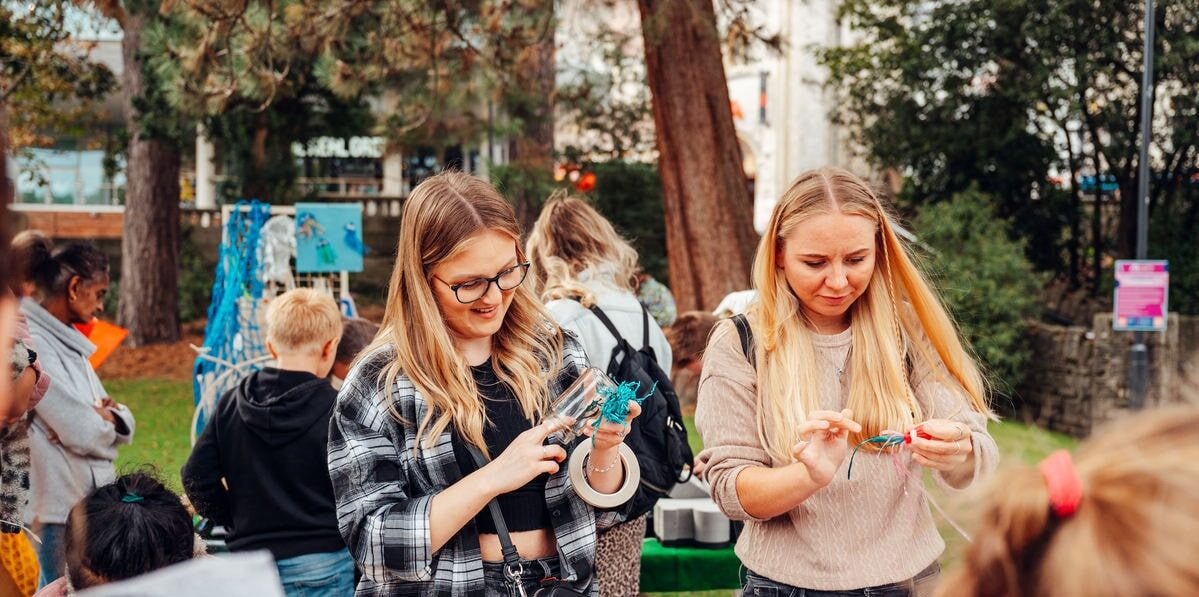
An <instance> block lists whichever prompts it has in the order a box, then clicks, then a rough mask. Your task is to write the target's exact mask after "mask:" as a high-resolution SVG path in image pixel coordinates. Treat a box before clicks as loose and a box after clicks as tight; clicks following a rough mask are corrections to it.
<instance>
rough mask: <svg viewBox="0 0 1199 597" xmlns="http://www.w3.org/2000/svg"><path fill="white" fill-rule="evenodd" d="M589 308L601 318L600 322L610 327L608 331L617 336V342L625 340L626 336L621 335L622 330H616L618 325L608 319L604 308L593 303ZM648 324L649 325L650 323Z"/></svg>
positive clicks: (647, 332)
mask: <svg viewBox="0 0 1199 597" xmlns="http://www.w3.org/2000/svg"><path fill="white" fill-rule="evenodd" d="M587 308H588V309H590V310H591V312H592V313H595V316H596V317H598V318H599V320H600V323H602V324H604V327H606V328H608V332H609V333H611V334H612V335H613V336H615V337H616V343H617V344H620V343H622V342H624V337H623V336H621V335H620V332H618V331H616V325H615V324H613V323H612V320H611V319H608V315H607V314H606V313H604V311H603V309H600V308H599V307H597V306H595V305H591V306H590V307H587ZM646 325H648V323H647V324H646ZM648 334H649V331H648V330H647V331H646V335H648Z"/></svg>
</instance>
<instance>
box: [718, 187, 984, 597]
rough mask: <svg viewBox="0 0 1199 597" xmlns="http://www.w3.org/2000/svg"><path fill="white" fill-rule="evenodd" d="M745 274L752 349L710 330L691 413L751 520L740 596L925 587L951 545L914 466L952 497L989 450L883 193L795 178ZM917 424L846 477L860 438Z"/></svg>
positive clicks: (726, 495)
mask: <svg viewBox="0 0 1199 597" xmlns="http://www.w3.org/2000/svg"><path fill="white" fill-rule="evenodd" d="M753 276H754V285H755V288H756V290H757V291H758V293H759V298H758V299H757V300H756V301H755V302H754V303H753V304H752V305H751V306H750V307H749V311H748V313H747V314H746V316H745V319H744V320H742V321H743V322H745V323H747V324H748V331H749V332H750V333H749V334H748V338H746V340H747V342H746V344H747V345H748V347H747V350H743V348H742V338H741V334H739V331H738V330H737V329H736V328H737V325H736V322H735V321H733V322H725V323H722V324H720V325H719V326H718V327H717V328H716V330H715V331H714V332H713V335H712V338H711V340H710V342H709V344H708V349H707V351H706V353H705V355H704V372H703V377H702V378H701V381H700V389H699V404H698V408H697V411H696V424H697V426H698V427H699V430H700V432H701V434H702V435H703V439H704V445H705V446H706V447H707V449H706V450H705V451H704V453H703V454H702V455H701V460H704V461H706V466H707V468H706V472H705V475H706V478H707V480H708V481H709V482H710V483H711V486H712V495H713V498H714V499H715V500H716V502H717V503H718V504H719V505H720V507H721V508H722V510H723V511H724V512H725V513H726V514H728V515H729V516H730V517H731V518H733V519H736V520H743V521H746V526H745V531H744V532H743V533H742V534H741V536H740V538H739V539H738V542H737V554H738V555H739V556H740V558H741V561H742V562H743V563H744V564H745V567H746V568H747V569H748V571H749V572H748V575H747V581H746V589H745V590H746V593H747V594H750V593H751V591H754V592H755V594H756V592H758V591H767V592H769V591H771V590H778V591H784V592H785V591H790V590H802V591H804V592H802V594H804V595H809V596H811V595H825V594H832V593H835V594H836V595H895V596H901V595H927V594H928V592H929V591H930V590H931V586H932V585H933V584H934V583H935V580H936V578H937V576H938V574H939V566H938V563H937V558H938V557H939V556H940V554H941V552H942V550H943V549H944V543H943V542H942V540H941V537H940V536H939V535H938V533H937V528H936V525H935V524H934V522H933V520H932V517H931V515H930V513H929V507H928V505H927V504H926V503H925V499H926V498H925V495H924V493H923V492H922V491H921V490H920V489H919V487H920V483H921V477H922V475H921V471H922V469H925V468H927V469H931V470H932V472H933V477H934V478H935V479H936V480H937V482H938V483H939V484H941V485H944V486H946V487H949V488H952V489H961V488H965V487H966V486H968V485H970V484H972V483H973V482H974V481H975V480H976V479H977V478H979V477H981V476H983V475H984V474H985V473H987V472H989V471H990V470H992V468H993V467H994V466H995V463H996V458H997V449H996V446H995V442H994V440H993V439H992V438H991V436H990V435H988V433H987V420H988V418H989V417H990V416H991V412H990V410H989V409H988V406H987V401H986V388H985V386H984V382H983V379H982V376H981V375H980V374H979V370H978V368H977V367H976V365H975V364H974V362H973V360H972V359H971V356H970V353H969V352H968V351H967V349H966V347H965V346H963V343H962V341H961V340H960V338H959V335H958V332H957V330H956V329H955V327H954V324H953V322H952V321H951V319H950V318H949V316H948V314H947V313H946V310H945V308H944V307H943V306H942V304H941V301H940V300H939V298H938V296H937V295H936V293H935V292H934V291H933V290H932V289H931V288H930V286H929V284H928V283H927V282H926V280H925V278H924V276H923V275H922V274H921V273H920V270H919V269H918V268H917V267H916V266H915V265H914V263H913V262H912V259H911V257H910V256H909V254H908V251H907V249H905V247H904V246H903V244H902V243H901V242H900V240H899V238H898V237H897V236H896V234H895V231H894V229H893V227H892V225H891V216H890V215H889V214H888V212H887V210H886V208H885V207H884V205H883V203H882V202H881V201H880V200H879V198H878V197H876V196H875V194H874V193H873V192H872V191H871V190H870V188H869V187H868V186H867V185H866V184H865V183H864V182H863V181H862V180H860V179H859V178H857V177H855V176H853V175H852V174H850V173H848V172H845V171H842V170H836V169H831V168H830V169H823V170H817V171H812V172H808V173H806V174H803V175H801V176H800V177H799V179H798V180H796V181H795V182H794V183H793V184H792V185H791V187H790V189H788V190H787V192H786V193H785V194H784V195H783V197H782V198H781V199H780V201H779V203H778V205H777V206H776V207H775V209H774V212H773V214H772V215H771V218H770V222H769V226H768V228H767V230H766V233H765V234H764V235H763V236H762V241H761V243H760V244H759V246H758V252H757V257H756V259H755V262H754V273H753ZM917 425H920V426H921V429H922V430H923V431H924V432H925V434H927V435H928V436H929V437H918V438H916V439H914V440H913V441H912V443H911V444H910V446H909V447H908V448H905V449H903V450H902V451H900V452H897V453H892V452H880V451H878V450H869V449H863V450H862V451H861V452H859V453H858V455H857V457H856V459H855V461H854V465H853V478H852V479H849V478H848V474H847V472H848V471H847V468H848V464H849V463H848V458H847V457H848V456H849V454H850V450H851V449H852V448H853V446H854V445H856V444H857V443H858V442H860V441H861V440H863V439H865V438H868V437H871V436H875V435H878V434H880V433H882V432H884V431H887V430H890V431H896V432H907V431H910V430H912V429H913V428H914V427H915V426H917ZM895 458H899V459H900V460H899V462H900V463H901V466H898V467H897V466H896V465H895V463H894V462H895Z"/></svg>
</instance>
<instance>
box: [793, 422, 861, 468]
mask: <svg viewBox="0 0 1199 597" xmlns="http://www.w3.org/2000/svg"><path fill="white" fill-rule="evenodd" d="M851 431H852V432H854V433H858V432H860V431H862V426H861V425H859V424H858V423H857V422H856V421H854V420H853V411H852V410H849V409H845V410H843V411H841V412H834V411H831V410H817V411H812V412H810V413H808V418H807V420H806V421H804V422H803V424H802V425H800V428H799V438H800V441H799V443H797V444H795V447H794V448H792V449H791V455H792V456H794V457H795V460H796V461H798V462H800V463H801V464H803V465H804V466H805V467H807V469H808V476H809V477H811V479H812V481H814V482H816V483H818V484H820V485H828V484H829V483H830V482H832V480H833V475H835V474H837V470H838V469H840V468H841V463H842V462H843V461H844V460H845V457H846V456H848V455H849V433H850V432H851Z"/></svg>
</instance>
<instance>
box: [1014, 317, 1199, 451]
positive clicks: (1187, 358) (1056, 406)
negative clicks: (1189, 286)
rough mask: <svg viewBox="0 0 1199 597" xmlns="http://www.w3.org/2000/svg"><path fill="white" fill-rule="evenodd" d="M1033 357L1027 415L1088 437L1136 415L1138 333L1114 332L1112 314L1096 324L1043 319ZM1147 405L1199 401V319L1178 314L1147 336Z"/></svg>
mask: <svg viewBox="0 0 1199 597" xmlns="http://www.w3.org/2000/svg"><path fill="white" fill-rule="evenodd" d="M1029 341H1030V342H1031V343H1032V347H1033V354H1034V357H1033V361H1032V364H1031V369H1030V371H1029V374H1028V378H1027V379H1026V380H1025V384H1024V387H1023V388H1022V390H1021V392H1020V394H1021V397H1022V399H1023V400H1022V411H1023V412H1022V414H1023V415H1024V416H1025V417H1026V418H1027V419H1030V420H1031V421H1033V422H1035V423H1037V424H1038V425H1041V426H1043V427H1046V428H1049V429H1053V430H1055V431H1061V432H1063V433H1068V434H1070V435H1074V436H1078V437H1083V436H1086V435H1089V434H1090V433H1091V431H1092V430H1093V429H1094V428H1095V427H1097V426H1099V425H1102V424H1103V423H1105V422H1108V421H1112V420H1115V419H1119V418H1120V417H1123V416H1126V415H1127V414H1129V413H1130V412H1131V411H1130V408H1129V393H1128V351H1129V348H1130V347H1131V346H1132V343H1133V334H1132V333H1129V332H1114V331H1112V316H1111V314H1110V313H1101V314H1099V315H1096V316H1095V317H1094V319H1093V320H1092V322H1091V325H1090V326H1089V327H1083V326H1057V325H1050V324H1045V323H1040V322H1038V323H1035V324H1033V325H1032V326H1031V328H1030V330H1029ZM1146 343H1147V345H1148V347H1149V391H1148V395H1147V396H1146V399H1145V408H1154V407H1156V406H1162V405H1168V404H1177V403H1192V404H1199V371H1197V370H1196V367H1199V317H1195V316H1187V317H1181V316H1179V315H1178V314H1177V313H1172V314H1170V320H1169V324H1168V325H1167V331H1166V332H1164V333H1150V334H1146Z"/></svg>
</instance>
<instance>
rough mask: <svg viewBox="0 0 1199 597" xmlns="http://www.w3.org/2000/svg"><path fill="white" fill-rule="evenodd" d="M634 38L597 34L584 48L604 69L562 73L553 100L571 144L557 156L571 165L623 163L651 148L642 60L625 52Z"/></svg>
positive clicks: (585, 66) (651, 127) (650, 121)
mask: <svg viewBox="0 0 1199 597" xmlns="http://www.w3.org/2000/svg"><path fill="white" fill-rule="evenodd" d="M638 39H639V37H637V36H633V35H629V34H627V33H622V32H617V31H601V32H599V33H598V34H597V35H596V39H594V40H591V41H590V45H591V46H592V47H593V48H595V51H596V52H597V53H598V54H599V59H600V60H601V61H602V62H603V64H604V68H603V69H597V68H595V67H594V65H593V64H591V63H590V62H587V63H584V64H583V65H581V66H578V67H575V68H563V69H562V71H563V72H561V73H560V74H559V81H560V84H559V86H558V91H557V97H556V98H555V104H556V106H555V107H556V109H557V111H558V113H559V117H560V122H562V123H563V124H562V126H563V127H564V128H566V130H567V131H569V132H570V133H573V134H572V135H571V136H572V137H573V139H574V141H575V144H574V145H571V146H568V147H566V148H565V150H564V151H563V154H564V157H565V158H566V159H567V160H568V161H571V162H575V163H578V162H582V161H585V160H588V159H593V160H594V159H604V158H609V159H615V160H619V159H629V158H634V157H636V156H639V155H646V154H648V153H649V152H651V151H652V150H653V149H654V142H655V136H654V122H653V116H652V114H651V113H650V93H649V87H648V86H647V85H646V84H645V64H644V60H643V59H642V58H641V57H640V56H638V55H637V53H636V52H634V51H631V50H630V48H632V47H633V46H631V45H630V44H632V43H633V42H634V40H638Z"/></svg>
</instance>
